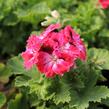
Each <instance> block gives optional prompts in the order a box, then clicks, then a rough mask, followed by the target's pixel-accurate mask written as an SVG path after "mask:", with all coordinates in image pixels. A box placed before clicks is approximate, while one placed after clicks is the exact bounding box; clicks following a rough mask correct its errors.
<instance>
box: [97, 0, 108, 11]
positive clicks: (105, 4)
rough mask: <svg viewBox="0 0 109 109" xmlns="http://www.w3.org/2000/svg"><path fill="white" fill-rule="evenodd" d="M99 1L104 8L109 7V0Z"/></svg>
mask: <svg viewBox="0 0 109 109" xmlns="http://www.w3.org/2000/svg"><path fill="white" fill-rule="evenodd" d="M99 3H100V5H101V7H102V8H103V9H106V8H108V7H109V0H99Z"/></svg>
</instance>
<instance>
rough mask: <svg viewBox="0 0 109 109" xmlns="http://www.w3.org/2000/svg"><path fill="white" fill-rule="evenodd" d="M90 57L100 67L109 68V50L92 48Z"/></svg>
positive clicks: (89, 53) (89, 52)
mask: <svg viewBox="0 0 109 109" xmlns="http://www.w3.org/2000/svg"><path fill="white" fill-rule="evenodd" d="M88 56H89V59H90V60H91V62H92V63H93V64H95V66H96V67H97V68H99V69H107V70H109V51H108V50H106V49H96V48H91V49H89V51H88Z"/></svg>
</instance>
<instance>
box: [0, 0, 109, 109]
mask: <svg viewBox="0 0 109 109" xmlns="http://www.w3.org/2000/svg"><path fill="white" fill-rule="evenodd" d="M97 1H98V0H0V10H1V11H0V27H1V28H0V108H1V109H2V107H3V106H5V105H6V107H7V109H32V108H34V109H102V105H105V106H107V107H108V108H109V88H108V86H107V85H104V84H100V83H104V80H107V79H108V78H106V77H104V75H103V73H102V70H107V71H109V20H108V19H109V9H106V10H103V9H101V8H100V6H98V5H97ZM53 10H56V13H53ZM54 14H56V15H57V16H56V15H54ZM57 22H59V23H61V24H62V27H64V26H66V25H71V26H72V27H74V29H75V30H76V31H78V33H79V34H80V35H81V37H82V38H83V40H84V42H85V44H86V47H87V61H85V62H81V61H80V60H77V66H76V67H75V69H71V71H70V72H67V73H66V74H65V75H64V76H62V77H59V76H56V77H54V78H46V77H45V76H44V75H43V74H41V73H40V72H39V71H38V69H37V68H36V66H34V67H33V68H32V69H31V70H26V69H25V68H24V66H23V60H22V58H21V56H20V54H19V53H20V52H21V51H23V50H24V47H25V41H26V39H27V37H28V35H29V34H31V32H32V31H33V32H32V33H34V34H39V33H40V32H41V31H43V29H44V28H45V27H46V26H48V25H49V24H52V23H57ZM18 54H19V55H18ZM14 55H18V56H14ZM7 57H12V58H10V59H9V60H6V58H7ZM2 60H3V62H4V61H5V63H6V64H5V63H3V62H2ZM1 86H3V88H2V87H1ZM13 88H14V90H13Z"/></svg>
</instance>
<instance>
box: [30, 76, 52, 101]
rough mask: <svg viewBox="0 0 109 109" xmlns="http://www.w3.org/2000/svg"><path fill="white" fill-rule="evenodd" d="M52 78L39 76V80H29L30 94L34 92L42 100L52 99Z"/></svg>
mask: <svg viewBox="0 0 109 109" xmlns="http://www.w3.org/2000/svg"><path fill="white" fill-rule="evenodd" d="M52 82H53V81H52V80H50V79H47V78H43V77H42V78H40V81H37V80H30V81H29V87H30V94H31V93H36V95H37V96H38V98H40V99H43V100H49V99H52V98H53V96H54V91H52Z"/></svg>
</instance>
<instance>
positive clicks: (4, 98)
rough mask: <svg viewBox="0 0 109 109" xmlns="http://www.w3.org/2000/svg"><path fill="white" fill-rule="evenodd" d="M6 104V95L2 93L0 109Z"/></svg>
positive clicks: (0, 93)
mask: <svg viewBox="0 0 109 109" xmlns="http://www.w3.org/2000/svg"><path fill="white" fill-rule="evenodd" d="M5 102H6V97H5V95H4V94H3V93H2V92H0V108H1V107H2V106H3V105H4V104H5Z"/></svg>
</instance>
